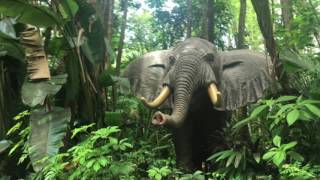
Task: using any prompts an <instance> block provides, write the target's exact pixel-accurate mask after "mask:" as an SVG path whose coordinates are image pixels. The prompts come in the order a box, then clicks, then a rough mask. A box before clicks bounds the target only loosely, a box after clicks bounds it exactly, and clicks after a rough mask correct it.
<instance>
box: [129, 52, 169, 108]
mask: <svg viewBox="0 0 320 180" xmlns="http://www.w3.org/2000/svg"><path fill="white" fill-rule="evenodd" d="M169 57H170V51H169V50H161V51H153V52H150V53H147V54H145V55H143V56H140V57H138V58H137V59H135V60H134V61H133V62H131V63H130V64H129V65H128V66H127V67H126V69H125V71H124V74H123V76H124V77H126V78H128V79H129V82H130V85H131V90H132V92H133V94H134V95H135V96H137V97H144V98H146V99H147V100H148V101H152V100H153V99H154V98H156V97H157V96H158V95H159V93H160V91H161V89H162V83H163V79H164V77H165V75H166V74H167V72H168V70H169V68H170V60H169ZM171 105H172V98H171V97H169V98H168V100H167V101H166V102H165V103H164V104H163V105H162V106H161V108H171Z"/></svg>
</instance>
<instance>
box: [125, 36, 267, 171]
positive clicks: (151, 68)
mask: <svg viewBox="0 0 320 180" xmlns="http://www.w3.org/2000/svg"><path fill="white" fill-rule="evenodd" d="M270 67H272V63H271V60H270V58H269V57H268V56H266V55H264V54H262V53H259V52H256V51H253V50H232V51H229V52H223V51H219V50H217V48H215V47H214V45H213V44H212V43H210V42H208V41H207V40H204V39H201V38H195V37H194V38H189V39H186V40H184V41H182V42H180V43H179V44H177V45H176V46H175V47H173V48H172V49H169V50H159V51H154V52H149V53H147V54H145V55H143V56H141V57H138V58H137V59H135V60H134V61H132V62H131V63H129V65H128V66H127V67H126V69H125V71H124V74H123V76H124V77H126V78H128V79H129V82H130V84H131V88H132V91H133V93H134V94H135V95H136V96H138V97H140V98H141V101H142V102H143V103H144V104H145V105H146V106H148V107H150V108H153V109H159V108H160V109H161V108H169V109H171V113H169V114H165V113H163V112H161V111H157V112H155V113H154V115H153V117H152V123H153V124H155V125H159V126H166V127H168V128H170V129H172V134H173V142H174V145H175V153H176V157H177V164H178V166H179V167H180V168H182V169H186V170H195V169H201V167H202V166H203V163H204V162H205V161H206V159H207V158H208V157H209V156H210V155H211V154H212V153H213V150H214V149H215V148H216V147H218V146H219V145H221V143H223V140H222V138H221V135H219V134H221V132H220V130H221V129H222V127H224V126H225V123H226V122H227V121H228V119H230V113H229V112H230V111H232V110H235V109H237V108H239V107H243V106H246V105H247V104H249V103H252V102H256V101H257V100H258V99H260V98H262V97H263V96H264V95H265V91H266V90H267V89H268V88H269V87H270V86H271V83H272V78H271V77H272V76H271V72H270Z"/></svg>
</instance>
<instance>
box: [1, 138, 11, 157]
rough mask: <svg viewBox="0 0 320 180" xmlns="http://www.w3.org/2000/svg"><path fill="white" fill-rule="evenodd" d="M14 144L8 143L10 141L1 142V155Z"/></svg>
mask: <svg viewBox="0 0 320 180" xmlns="http://www.w3.org/2000/svg"><path fill="white" fill-rule="evenodd" d="M11 143H12V142H10V141H8V140H1V141H0V154H1V153H2V152H4V151H5V150H6V149H8V147H9V146H10V144H11Z"/></svg>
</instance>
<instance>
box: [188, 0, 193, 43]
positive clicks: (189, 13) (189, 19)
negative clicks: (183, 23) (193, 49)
mask: <svg viewBox="0 0 320 180" xmlns="http://www.w3.org/2000/svg"><path fill="white" fill-rule="evenodd" d="M187 18H188V19H187V38H190V37H191V33H192V0H188V17H187Z"/></svg>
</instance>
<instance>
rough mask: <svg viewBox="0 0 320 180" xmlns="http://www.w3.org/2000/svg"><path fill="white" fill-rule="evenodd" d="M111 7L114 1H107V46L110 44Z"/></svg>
mask: <svg viewBox="0 0 320 180" xmlns="http://www.w3.org/2000/svg"><path fill="white" fill-rule="evenodd" d="M113 7H114V0H108V20H107V39H108V40H109V44H111V40H112V24H113Z"/></svg>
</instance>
